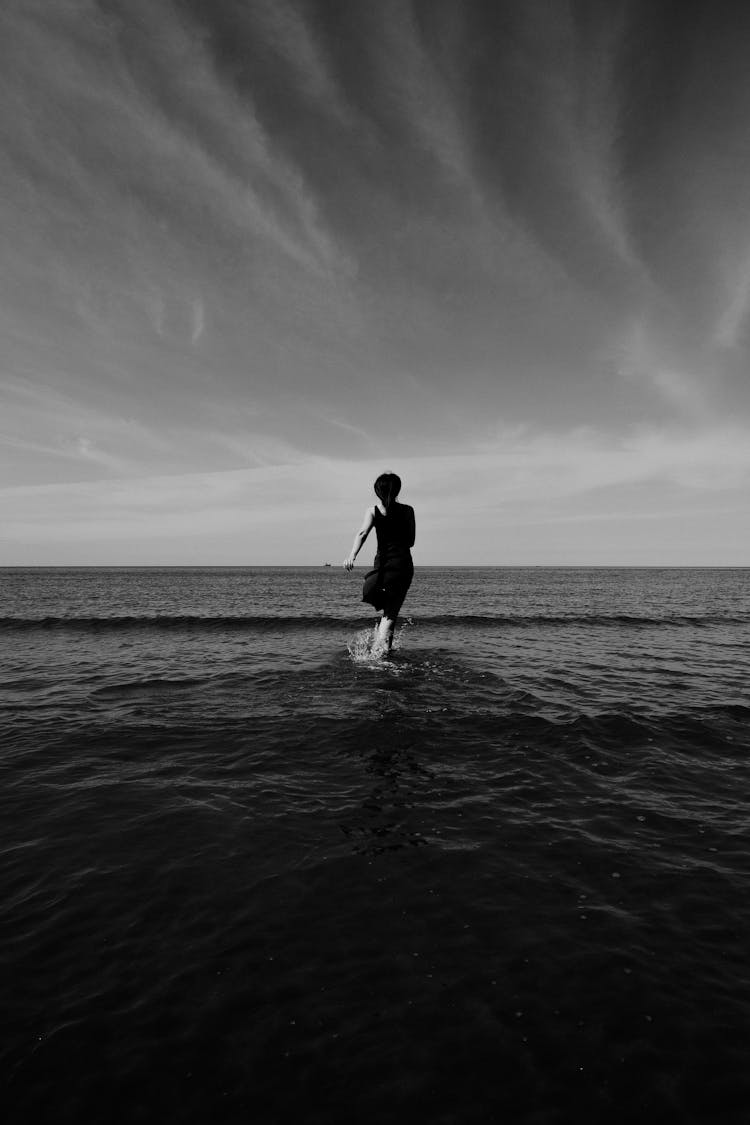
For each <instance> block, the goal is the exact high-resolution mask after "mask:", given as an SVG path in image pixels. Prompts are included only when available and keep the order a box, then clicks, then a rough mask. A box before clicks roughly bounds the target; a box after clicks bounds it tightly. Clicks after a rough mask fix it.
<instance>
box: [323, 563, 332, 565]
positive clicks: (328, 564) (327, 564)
mask: <svg viewBox="0 0 750 1125" xmlns="http://www.w3.org/2000/svg"><path fill="white" fill-rule="evenodd" d="M323 566H333V563H323Z"/></svg>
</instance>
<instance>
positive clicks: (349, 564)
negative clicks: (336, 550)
mask: <svg viewBox="0 0 750 1125" xmlns="http://www.w3.org/2000/svg"><path fill="white" fill-rule="evenodd" d="M344 570H354V555H349V557H348V558H346V559H344Z"/></svg>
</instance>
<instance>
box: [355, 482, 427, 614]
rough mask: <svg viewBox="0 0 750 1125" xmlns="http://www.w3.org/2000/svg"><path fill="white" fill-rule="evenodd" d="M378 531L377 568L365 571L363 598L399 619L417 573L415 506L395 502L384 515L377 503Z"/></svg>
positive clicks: (376, 525) (376, 532) (375, 562)
mask: <svg viewBox="0 0 750 1125" xmlns="http://www.w3.org/2000/svg"><path fill="white" fill-rule="evenodd" d="M375 534H376V535H377V537H378V553H377V554H376V555H375V561H374V564H373V565H374V567H375V569H374V570H370V571H368V573H367V574H366V575H365V582H364V586H363V588H362V601H363V602H368V603H369V604H370V605H371V606H374V607H375V609H382V610H383V611H384V612H385V615H386V617H390V618H394V619H395V618H396V617H398V611H399V610H400V609H401V606H402V604H403V601H404V598H405V597H406V593H407V590H408V589H409V587H410V586H411V580H412V578H413V577H414V563H413V562H412V558H411V551H410V549H409V548H410V547H412V546H413V545H414V509H413V508H410V507H409V505H408V504H396V503H394V504H391V506H390V508H389V509H388V512H387V514H386V515H383V513H382V512H381V511H380V508H378V507H376V508H375Z"/></svg>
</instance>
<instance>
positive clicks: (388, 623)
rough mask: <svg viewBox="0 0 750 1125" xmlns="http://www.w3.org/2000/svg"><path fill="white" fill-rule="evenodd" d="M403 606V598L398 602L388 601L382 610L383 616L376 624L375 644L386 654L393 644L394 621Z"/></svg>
mask: <svg viewBox="0 0 750 1125" xmlns="http://www.w3.org/2000/svg"><path fill="white" fill-rule="evenodd" d="M402 605H403V598H402V599H400V600H392V601H389V602H388V603H387V604H386V606H385V607H384V609H383V616H382V617H381V618H380V621H379V622H378V629H377V636H376V640H375V643H376V644H377V646H378V648H382V649H384V650H385V651H386V652H390V651H391V646H392V644H393V631H394V629H395V628H396V621H397V620H398V615H399V612H400V610H401V606H402Z"/></svg>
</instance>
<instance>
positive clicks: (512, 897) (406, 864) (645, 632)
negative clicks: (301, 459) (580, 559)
mask: <svg viewBox="0 0 750 1125" xmlns="http://www.w3.org/2000/svg"><path fill="white" fill-rule="evenodd" d="M365 569H366V567H364V566H363V567H360V568H358V569H357V570H356V571H355V572H354V574H347V573H345V572H343V571H342V570H339V569H334V568H323V567H320V568H277V569H255V568H248V569H143V570H138V569H102V570H99V569H81V570H70V569H62V570H55V569H40V570H5V571H2V572H0V578H1V591H0V646H1V647H0V746H1V749H0V764H1V766H2V789H1V793H2V798H1V800H2V805H1V808H2V816H1V817H0V873H1V875H2V896H1V897H0V974H1V977H2V982H3V983H2V1021H1V1022H2V1024H3V1025H4V1030H3V1031H2V1034H1V1035H0V1083H1V1084H2V1085H1V1089H0V1104H1V1105H2V1107H3V1114H4V1120H5V1121H8V1122H11V1121H12V1122H16V1121H18V1122H20V1121H23V1122H27V1121H49V1122H55V1123H59V1125H62V1123H67V1122H71V1123H72V1122H75V1123H76V1125H82V1123H83V1125H85V1123H87V1122H89V1121H91V1122H151V1121H153V1122H170V1123H172V1122H176V1123H183V1122H190V1123H196V1125H198V1123H200V1125H203V1123H208V1122H211V1123H214V1122H222V1123H223V1122H255V1123H257V1122H277V1121H282V1120H283V1121H286V1120H296V1121H300V1122H304V1123H306V1125H307V1123H315V1125H317V1123H321V1125H322V1123H331V1122H347V1123H350V1122H358V1123H363V1122H364V1123H369V1122H378V1123H381V1122H408V1123H412V1122H419V1123H421V1122H430V1123H438V1125H439V1123H453V1122H459V1123H465V1122H466V1123H475V1122H477V1123H479V1122H513V1123H525V1122H529V1123H535V1125H546V1123H548V1122H549V1123H557V1122H559V1123H567V1122H573V1121H575V1122H607V1123H612V1122H623V1123H625V1122H628V1123H630V1122H633V1121H636V1120H646V1121H652V1120H653V1121H669V1122H672V1121H674V1122H680V1123H686V1125H689V1123H691V1122H712V1123H713V1122H718V1123H724V1122H727V1123H728V1122H732V1123H735V1122H736V1123H738V1125H739V1123H740V1122H742V1123H743V1125H744V1123H745V1122H747V1121H748V1120H750V1077H749V1076H748V1068H747V1060H748V1057H749V1054H750V961H749V959H748V952H747V950H748V935H749V934H750V894H749V893H748V892H749V883H750V829H749V826H748V793H749V792H750V763H749V760H748V750H749V749H750V727H749V725H748V721H749V720H750V582H749V579H750V572H749V571H747V570H729V569H721V570H707V569H699V570H682V569H666V570H648V569H624V570H616V569H537V568H526V569H481V568H467V569H458V568H426V567H418V568H417V572H416V576H415V580H414V584H413V587H412V590H411V592H410V594H409V597H408V599H407V602H406V604H405V606H404V617H403V619H402V622H401V624H400V626H399V629H398V631H397V636H396V647H395V648H394V651H393V653H392V654H391V656H390V657H389V658H387V659H377V658H374V657H373V655H372V653H371V648H370V641H371V634H372V625H373V618H372V617H370V616H368V614H367V607H365V606H363V605H362V604H361V603H360V602H359V591H360V587H361V579H362V575H363V573H364V571H365Z"/></svg>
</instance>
